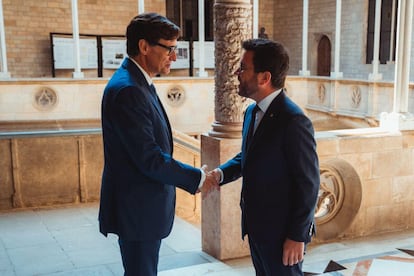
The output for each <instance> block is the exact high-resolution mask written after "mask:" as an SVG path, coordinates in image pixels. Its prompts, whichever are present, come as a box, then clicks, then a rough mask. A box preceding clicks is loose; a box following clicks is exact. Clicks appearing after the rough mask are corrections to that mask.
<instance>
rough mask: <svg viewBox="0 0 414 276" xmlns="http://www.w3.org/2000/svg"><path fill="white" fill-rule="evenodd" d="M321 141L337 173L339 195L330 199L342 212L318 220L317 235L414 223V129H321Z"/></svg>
mask: <svg viewBox="0 0 414 276" xmlns="http://www.w3.org/2000/svg"><path fill="white" fill-rule="evenodd" d="M317 146H318V156H319V158H320V162H321V168H327V167H330V168H331V169H330V177H331V178H333V177H334V176H335V181H333V182H336V184H334V185H333V186H335V189H331V191H333V193H335V195H336V198H337V201H336V202H331V203H332V204H331V205H330V208H331V212H336V214H335V215H334V216H332V217H331V218H330V219H328V220H327V221H325V222H324V223H317V225H318V228H317V229H318V230H317V236H316V240H317V241H326V240H333V239H340V238H354V237H360V236H369V235H372V234H378V233H385V232H390V231H399V230H405V229H409V228H410V229H412V228H414V215H413V214H414V186H413V185H414V173H413V172H414V132H413V131H404V132H388V131H386V130H384V129H381V128H371V129H355V130H341V131H326V132H319V133H317ZM324 181H325V182H332V179H331V180H327V178H326V177H325V178H324V177H322V178H321V184H322V183H323V182H324ZM331 188H332V187H331ZM341 197H342V201H340V198H341ZM335 208H336V209H335ZM317 222H318V220H317Z"/></svg>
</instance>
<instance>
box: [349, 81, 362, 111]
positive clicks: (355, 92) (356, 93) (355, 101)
mask: <svg viewBox="0 0 414 276" xmlns="http://www.w3.org/2000/svg"><path fill="white" fill-rule="evenodd" d="M351 100H352V107H353V108H358V107H359V105H360V104H361V100H362V95H361V88H359V86H356V85H354V86H352V88H351Z"/></svg>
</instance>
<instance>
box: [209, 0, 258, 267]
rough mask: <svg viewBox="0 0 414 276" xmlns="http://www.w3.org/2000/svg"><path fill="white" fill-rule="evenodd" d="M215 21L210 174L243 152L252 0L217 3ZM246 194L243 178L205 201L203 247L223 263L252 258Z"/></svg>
mask: <svg viewBox="0 0 414 276" xmlns="http://www.w3.org/2000/svg"><path fill="white" fill-rule="evenodd" d="M214 16H215V19H214V23H215V25H214V40H215V61H216V63H215V122H214V123H213V125H212V128H213V129H212V130H211V131H210V132H209V135H208V136H202V137H201V162H202V164H207V165H208V167H209V169H214V168H215V167H217V166H218V165H220V164H221V163H223V162H226V161H227V160H228V159H230V158H232V157H233V156H234V155H235V154H237V153H238V152H239V151H240V149H241V128H242V123H243V112H244V110H245V108H246V106H247V104H248V101H247V99H246V98H242V97H240V96H239V95H238V84H239V82H238V80H237V77H236V75H235V74H234V72H235V71H236V70H237V69H238V68H239V66H240V58H241V55H242V48H241V44H242V41H243V40H246V39H250V38H252V6H251V4H250V0H237V1H236V0H216V1H215V4H214ZM240 190H241V179H239V180H237V181H235V182H234V183H229V184H227V185H224V186H223V187H221V190H220V191H217V192H212V193H211V194H210V195H209V196H208V197H207V198H205V199H203V200H202V206H201V214H202V215H201V228H202V248H203V251H205V252H207V253H208V254H210V255H212V256H214V257H215V258H217V259H220V260H223V259H231V258H238V257H243V256H247V255H249V246H248V243H247V239H246V240H245V241H243V240H242V238H241V214H240V207H239V202H240Z"/></svg>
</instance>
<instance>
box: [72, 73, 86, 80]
mask: <svg viewBox="0 0 414 276" xmlns="http://www.w3.org/2000/svg"><path fill="white" fill-rule="evenodd" d="M72 77H73V78H74V79H83V78H84V77H85V76H84V74H83V72H73V73H72Z"/></svg>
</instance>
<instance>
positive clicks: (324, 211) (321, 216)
mask: <svg viewBox="0 0 414 276" xmlns="http://www.w3.org/2000/svg"><path fill="white" fill-rule="evenodd" d="M320 179H321V180H320V189H319V194H318V202H317V205H316V210H315V218H317V219H318V222H319V223H320V224H323V223H326V222H328V221H330V220H331V219H333V218H334V217H335V215H336V214H337V213H338V211H339V210H340V209H341V207H342V203H343V201H344V191H345V190H344V183H343V181H342V178H341V177H340V175H338V173H337V172H336V171H335V170H332V169H329V168H321V170H320Z"/></svg>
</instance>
